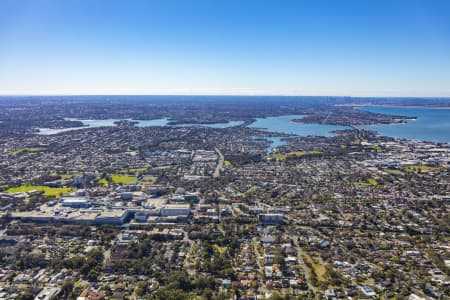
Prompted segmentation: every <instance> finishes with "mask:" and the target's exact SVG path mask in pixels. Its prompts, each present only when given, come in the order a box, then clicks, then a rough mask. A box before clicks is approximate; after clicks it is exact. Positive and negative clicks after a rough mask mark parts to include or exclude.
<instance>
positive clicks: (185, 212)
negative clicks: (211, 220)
mask: <svg viewBox="0 0 450 300" xmlns="http://www.w3.org/2000/svg"><path fill="white" fill-rule="evenodd" d="M190 213H191V207H190V205H189V204H165V205H163V206H162V207H161V216H163V217H169V216H183V217H187V216H189V214H190Z"/></svg>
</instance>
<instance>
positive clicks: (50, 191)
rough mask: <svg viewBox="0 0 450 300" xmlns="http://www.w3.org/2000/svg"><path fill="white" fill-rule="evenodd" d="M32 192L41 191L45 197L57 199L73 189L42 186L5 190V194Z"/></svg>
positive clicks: (24, 186)
mask: <svg viewBox="0 0 450 300" xmlns="http://www.w3.org/2000/svg"><path fill="white" fill-rule="evenodd" d="M32 190H38V191H43V192H44V194H45V196H49V197H59V196H60V195H65V194H68V193H71V192H73V191H74V190H75V189H74V188H68V187H61V188H54V187H48V186H42V185H22V186H19V187H14V188H10V189H8V190H6V192H8V193H20V192H29V191H32Z"/></svg>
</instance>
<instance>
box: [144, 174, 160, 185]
mask: <svg viewBox="0 0 450 300" xmlns="http://www.w3.org/2000/svg"><path fill="white" fill-rule="evenodd" d="M142 181H143V182H150V183H151V184H155V183H156V182H157V181H158V176H155V175H144V177H143V178H142Z"/></svg>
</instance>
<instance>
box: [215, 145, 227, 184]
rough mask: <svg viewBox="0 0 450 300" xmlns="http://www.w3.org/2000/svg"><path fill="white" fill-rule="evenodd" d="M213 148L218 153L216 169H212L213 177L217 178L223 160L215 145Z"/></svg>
mask: <svg viewBox="0 0 450 300" xmlns="http://www.w3.org/2000/svg"><path fill="white" fill-rule="evenodd" d="M214 150H216V152H217V155H219V162H218V163H217V166H216V169H215V170H214V174H213V178H217V177H219V176H220V170H221V169H222V168H223V162H224V161H225V159H224V157H223V154H222V152H220V150H219V149H218V148H217V147H215V148H214Z"/></svg>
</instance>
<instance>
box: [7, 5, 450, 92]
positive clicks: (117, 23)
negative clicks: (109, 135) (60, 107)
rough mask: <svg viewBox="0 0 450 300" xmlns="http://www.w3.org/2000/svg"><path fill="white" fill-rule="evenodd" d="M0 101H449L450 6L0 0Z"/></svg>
mask: <svg viewBox="0 0 450 300" xmlns="http://www.w3.org/2000/svg"><path fill="white" fill-rule="evenodd" d="M0 94H271V95H272V94H285V95H351V96H352V95H354V96H357V95H362V96H369V95H370V96H372V95H377V96H385V95H391V96H450V1H449V0H441V1H437V0H422V1H415V0H334V1H332V0H329V1H326V0H309V1H306V0H295V1H283V0H274V1H264V0H256V1H251V0H237V1H232V0H224V1H219V0H216V1H213V0H209V1H195V0H180V1H172V0H161V1H151V0H146V1H137V0H123V1H113V0H105V1H97V0H85V1H82V0H76V1H75V0H73V1H70V0H54V1H41V0H30V1H22V0H0Z"/></svg>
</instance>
